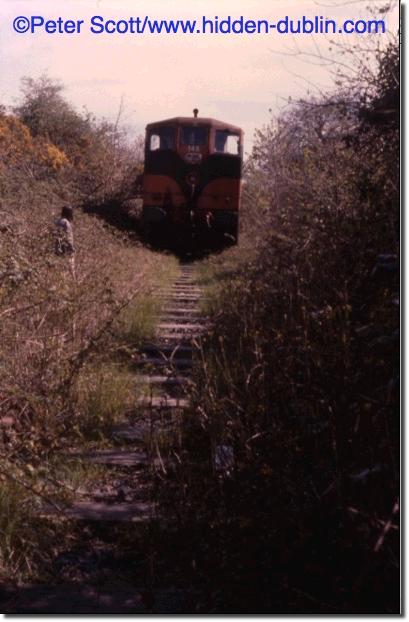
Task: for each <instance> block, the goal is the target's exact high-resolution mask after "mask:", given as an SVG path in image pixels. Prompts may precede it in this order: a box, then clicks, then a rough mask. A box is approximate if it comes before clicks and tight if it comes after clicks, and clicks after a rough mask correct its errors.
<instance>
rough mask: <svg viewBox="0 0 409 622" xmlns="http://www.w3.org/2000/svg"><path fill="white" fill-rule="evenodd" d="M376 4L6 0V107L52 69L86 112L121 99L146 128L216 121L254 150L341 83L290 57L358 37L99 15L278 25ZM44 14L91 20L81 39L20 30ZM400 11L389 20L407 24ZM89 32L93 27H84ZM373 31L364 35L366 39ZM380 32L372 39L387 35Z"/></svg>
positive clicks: (343, 0) (100, 112)
mask: <svg viewBox="0 0 409 622" xmlns="http://www.w3.org/2000/svg"><path fill="white" fill-rule="evenodd" d="M368 4H372V5H374V4H375V3H374V2H373V1H372V2H368V0H361V1H357V0H217V1H216V0H179V1H178V2H176V0H59V1H56V0H0V54H1V72H0V103H3V104H7V105H10V104H13V103H15V102H16V98H17V97H18V93H19V83H20V79H21V77H22V76H31V77H38V76H40V75H41V74H43V73H47V74H48V75H49V76H50V77H52V78H58V79H59V80H61V81H62V82H63V83H64V85H65V87H66V91H65V95H66V97H67V99H68V100H69V101H70V102H71V103H72V104H74V106H75V107H76V108H77V109H78V110H81V108H82V107H83V106H85V107H86V108H87V109H88V110H90V111H91V112H93V113H95V114H96V115H97V116H98V117H102V116H103V117H106V118H108V119H110V120H112V119H114V118H115V117H116V115H117V112H118V107H119V104H120V101H121V98H123V99H124V103H125V113H124V122H125V123H126V124H127V125H128V126H129V128H130V131H131V132H134V133H141V132H143V131H144V128H145V125H146V124H147V123H149V122H152V121H157V120H160V119H164V118H167V117H173V116H180V115H186V116H190V114H191V112H192V109H193V108H195V107H197V108H199V110H200V115H202V116H210V117H215V118H218V119H221V120H224V121H226V122H230V123H233V124H235V125H238V126H240V127H242V128H243V129H244V131H245V133H246V142H245V148H246V150H247V151H249V150H250V149H251V144H252V138H253V134H254V130H255V129H256V128H260V127H261V126H262V125H263V124H265V123H267V122H268V121H269V119H270V118H271V114H270V113H269V109H272V111H273V112H276V111H278V110H279V109H280V108H282V107H284V106H285V104H286V100H287V98H288V97H289V96H291V97H292V98H297V97H302V96H305V95H306V94H307V91H308V90H310V91H312V90H314V86H317V87H323V88H324V89H325V88H326V87H327V86H329V85H330V84H331V81H332V78H331V75H330V73H329V70H328V68H326V67H323V66H322V65H321V64H312V63H311V62H306V59H305V58H303V57H298V56H294V55H290V54H289V52H291V51H294V49H295V46H297V48H298V49H299V51H301V52H308V51H316V49H317V46H319V48H320V49H322V51H323V52H324V51H326V50H327V49H328V46H329V39H334V38H335V40H336V41H338V42H343V43H352V42H353V40H354V37H352V36H349V37H346V36H345V35H335V36H334V35H331V36H324V35H314V36H313V37H312V36H311V35H303V36H296V37H295V36H293V37H291V36H289V35H278V34H277V33H273V34H263V35H248V34H241V35H221V34H218V35H211V34H208V35H163V34H162V35H157V34H156V35H150V34H149V35H148V34H144V35H132V34H127V35H119V34H113V35H93V34H90V33H89V32H88V26H87V24H88V22H89V19H90V18H91V17H92V16H93V15H101V16H103V17H104V18H106V19H111V18H112V19H116V20H118V19H129V17H131V16H132V17H138V16H140V17H142V18H144V17H145V15H147V16H149V17H150V18H153V19H164V18H176V19H178V18H179V19H185V18H191V19H192V18H193V19H194V18H196V19H199V20H201V18H202V16H203V15H205V16H207V17H209V18H214V17H215V16H216V15H217V16H219V18H220V19H223V18H225V17H226V16H228V15H231V16H232V17H233V18H239V17H240V16H241V15H243V16H244V17H245V18H246V19H256V20H257V19H267V20H268V21H270V22H271V21H273V22H276V21H277V20H278V19H280V18H283V17H285V16H286V15H288V16H289V17H290V18H299V17H302V16H303V15H305V16H307V17H314V16H315V15H319V16H323V17H326V18H330V19H335V20H339V21H343V20H344V19H346V18H353V19H357V18H359V17H361V18H362V17H365V18H367V17H369V14H368V12H367V10H366V7H367V6H368ZM20 15H22V16H27V17H30V16H31V15H42V16H44V18H46V19H57V18H58V17H60V16H61V17H63V18H64V19H75V20H77V19H84V20H85V21H86V26H85V29H84V30H83V32H82V33H81V34H80V35H60V34H53V35H51V34H46V33H44V32H36V33H35V34H18V33H15V32H14V31H13V28H12V23H13V20H14V18H15V17H17V16H20ZM397 20H398V12H397V9H396V10H395V11H394V12H393V13H392V14H391V15H389V16H388V21H387V26H388V28H389V29H390V30H392V31H394V30H396V27H397ZM83 28H84V27H83ZM365 37H369V35H364V36H361V37H360V40H361V42H362V41H363V40H364V38H365ZM386 37H387V35H373V36H371V37H370V38H371V40H373V39H378V40H380V41H383V40H386Z"/></svg>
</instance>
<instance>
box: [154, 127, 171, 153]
mask: <svg viewBox="0 0 409 622" xmlns="http://www.w3.org/2000/svg"><path fill="white" fill-rule="evenodd" d="M174 148H175V130H174V128H173V127H158V128H156V129H154V130H152V131H151V134H150V137H149V149H150V150H151V151H157V150H158V149H174Z"/></svg>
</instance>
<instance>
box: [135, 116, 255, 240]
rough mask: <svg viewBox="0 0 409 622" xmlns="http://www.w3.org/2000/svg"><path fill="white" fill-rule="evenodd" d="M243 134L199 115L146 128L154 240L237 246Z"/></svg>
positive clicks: (146, 198)
mask: <svg viewBox="0 0 409 622" xmlns="http://www.w3.org/2000/svg"><path fill="white" fill-rule="evenodd" d="M242 145H243V132H242V130H241V129H240V128H238V127H235V126H233V125H230V124H228V123H223V122H222V121H216V120H215V119H206V118H200V117H198V110H197V109H195V110H194V116H193V117H191V118H189V117H175V118H173V119H166V120H165V121H158V122H156V123H150V124H149V125H148V126H147V127H146V142H145V168H144V175H143V186H142V187H143V209H142V226H143V230H144V233H145V235H146V236H147V237H149V238H151V239H154V240H159V239H163V240H166V239H168V240H170V241H172V240H173V241H174V242H176V243H177V242H181V243H183V242H185V241H186V240H193V241H197V243H200V241H201V240H203V241H204V242H207V243H210V244H211V245H216V246H223V245H227V244H235V243H236V242H237V236H238V218H239V203H240V183H241V182H240V180H241V168H242V149H243V146H242Z"/></svg>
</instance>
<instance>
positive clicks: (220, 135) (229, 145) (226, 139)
mask: <svg viewBox="0 0 409 622" xmlns="http://www.w3.org/2000/svg"><path fill="white" fill-rule="evenodd" d="M215 150H216V153H228V154H230V155H240V136H239V135H238V134H233V133H232V132H229V131H228V130H216V136H215Z"/></svg>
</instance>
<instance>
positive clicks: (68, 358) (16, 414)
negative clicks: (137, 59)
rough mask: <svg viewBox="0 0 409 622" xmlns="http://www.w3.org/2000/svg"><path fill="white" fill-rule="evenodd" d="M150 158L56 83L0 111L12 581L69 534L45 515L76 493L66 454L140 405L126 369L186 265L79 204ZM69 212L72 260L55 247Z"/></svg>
mask: <svg viewBox="0 0 409 622" xmlns="http://www.w3.org/2000/svg"><path fill="white" fill-rule="evenodd" d="M138 163H140V160H139V155H138V151H137V150H136V151H135V150H133V149H132V148H131V147H129V146H128V145H127V144H126V143H125V142H124V140H123V135H122V134H121V131H120V129H119V126H114V125H111V124H109V123H106V122H99V121H97V120H96V119H94V118H93V117H92V116H91V115H89V114H83V115H80V114H78V113H77V112H76V111H75V110H74V109H73V108H72V107H71V106H70V105H69V104H68V103H67V102H66V101H65V99H64V98H63V95H62V91H61V87H60V86H59V85H58V84H56V83H55V82H53V81H50V80H49V79H48V78H41V79H40V80H38V81H33V80H31V79H27V80H25V81H24V83H23V91H22V100H21V104H20V105H19V106H18V107H16V109H15V110H14V111H12V112H7V111H5V110H4V109H2V110H1V111H0V221H1V224H0V238H1V244H0V318H1V323H0V339H1V351H0V431H1V439H0V442H1V448H0V487H1V490H0V504H1V508H0V514H1V519H0V520H1V526H0V551H1V553H0V556H1V557H0V564H1V571H0V572H1V574H4V573H6V574H7V575H9V574H10V573H11V574H14V575H15V576H18V575H21V574H27V573H28V574H30V573H31V572H34V571H35V569H36V565H37V564H38V563H39V561H40V560H41V559H42V560H43V561H45V560H46V559H47V558H48V557H49V556H51V555H52V551H53V543H54V542H55V540H56V539H58V538H61V537H62V536H61V532H59V531H58V529H56V528H55V529H52V528H51V526H48V527H47V526H43V527H40V526H39V524H40V523H39V519H38V516H37V515H38V509H39V507H41V506H42V505H43V504H44V503H48V502H53V503H57V504H59V503H60V502H61V501H63V500H64V499H65V498H66V495H67V494H68V495H69V494H71V493H72V490H71V488H72V485H71V483H70V484H69V483H68V482H69V481H70V479H72V478H70V476H69V474H68V473H65V475H64V477H61V478H60V477H58V475H56V473H58V469H57V468H56V463H55V455H56V453H57V452H59V451H62V450H65V449H66V448H67V447H69V446H71V445H72V443H73V442H74V441H75V439H77V441H78V439H79V440H80V441H81V442H89V441H92V440H98V439H100V438H101V435H102V434H103V433H104V430H106V429H107V427H108V426H109V425H110V424H111V423H112V422H114V421H115V420H118V419H119V418H120V417H121V416H123V414H124V412H125V411H126V410H127V409H129V408H130V404H131V403H132V398H133V400H135V395H134V394H133V393H134V392H132V391H131V388H132V387H131V384H130V377H129V372H128V370H127V365H128V363H130V362H131V360H132V359H131V354H132V348H135V347H136V346H137V345H138V343H140V342H141V340H142V339H143V338H146V337H149V336H150V334H151V333H152V330H153V323H154V317H153V315H154V311H155V305H154V304H153V303H152V302H151V296H149V294H150V293H151V292H152V290H153V289H154V288H155V287H159V286H160V285H161V283H162V282H164V281H166V280H167V279H168V278H170V276H171V275H172V273H173V271H174V270H175V267H176V260H174V259H171V258H170V257H167V256H165V255H159V254H154V253H152V252H150V251H148V250H146V249H144V248H143V247H142V246H141V245H139V244H138V243H137V241H136V240H135V239H131V238H130V237H129V235H128V234H122V233H118V232H117V231H116V230H114V229H113V228H109V227H108V226H107V225H105V224H104V223H103V221H102V220H100V219H98V218H97V217H96V216H91V215H87V214H86V213H84V212H83V210H82V209H81V206H87V205H89V203H90V202H92V203H93V204H94V205H97V204H100V203H105V202H107V201H111V200H115V201H118V200H119V198H120V197H126V196H128V195H129V194H130V193H131V192H132V188H131V181H132V179H133V175H134V173H135V170H136V169H137V167H138ZM67 204H68V205H73V206H74V215H75V216H74V236H75V248H76V252H75V257H74V259H73V260H72V259H70V258H69V257H67V256H57V255H56V254H55V252H54V227H55V225H54V220H55V218H56V217H57V216H59V214H60V211H61V207H62V206H63V205H67ZM72 468H74V466H73V467H72ZM78 468H82V467H78ZM78 468H77V467H75V470H78ZM93 470H94V469H93V467H92V468H85V467H84V468H83V472H82V476H81V478H82V480H83V484H85V482H86V481H87V478H88V479H91V480H92V478H93V477H94V472H93ZM74 479H75V478H74ZM36 516H37V518H36ZM44 530H45V532H46V533H43V532H44ZM60 531H61V529H60ZM58 534H60V535H58ZM47 540H48V544H47Z"/></svg>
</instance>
